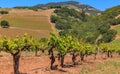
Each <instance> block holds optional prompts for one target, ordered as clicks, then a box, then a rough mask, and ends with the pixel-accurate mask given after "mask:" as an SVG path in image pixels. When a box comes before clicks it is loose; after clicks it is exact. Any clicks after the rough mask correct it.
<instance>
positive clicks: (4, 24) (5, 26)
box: [1, 20, 10, 28]
mask: <svg viewBox="0 0 120 74" xmlns="http://www.w3.org/2000/svg"><path fill="white" fill-rule="evenodd" d="M9 26H10V25H9V22H8V21H6V20H3V21H1V27H2V28H9Z"/></svg>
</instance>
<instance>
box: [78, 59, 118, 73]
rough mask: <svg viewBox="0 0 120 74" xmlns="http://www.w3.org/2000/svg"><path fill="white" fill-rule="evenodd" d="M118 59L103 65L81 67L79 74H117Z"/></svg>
mask: <svg viewBox="0 0 120 74" xmlns="http://www.w3.org/2000/svg"><path fill="white" fill-rule="evenodd" d="M119 69H120V59H115V60H114V61H106V62H104V63H103V64H97V65H95V66H91V67H83V68H82V69H81V70H80V74H119V73H120V71H119Z"/></svg>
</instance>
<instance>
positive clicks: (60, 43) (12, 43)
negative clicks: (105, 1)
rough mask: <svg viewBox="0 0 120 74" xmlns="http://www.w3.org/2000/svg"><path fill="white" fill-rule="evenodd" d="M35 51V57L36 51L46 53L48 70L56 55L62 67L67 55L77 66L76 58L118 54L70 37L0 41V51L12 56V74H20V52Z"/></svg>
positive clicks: (116, 50)
mask: <svg viewBox="0 0 120 74" xmlns="http://www.w3.org/2000/svg"><path fill="white" fill-rule="evenodd" d="M31 48H32V49H35V56H37V55H38V51H39V50H41V51H42V52H43V53H44V51H48V55H49V56H50V63H51V65H50V69H53V65H54V62H55V60H56V57H55V56H56V55H57V59H58V61H60V66H61V67H64V59H65V56H66V55H67V54H70V55H72V58H71V60H72V62H73V65H77V63H78V62H77V61H76V58H77V57H80V60H81V61H84V57H85V56H89V55H92V54H94V58H95V59H96V56H97V54H98V53H100V52H101V53H104V54H106V55H107V56H108V57H112V55H113V53H118V54H120V48H119V47H115V46H114V45H112V44H107V43H101V44H99V45H96V44H89V43H86V42H84V41H83V40H78V39H77V38H74V37H72V36H67V35H66V36H63V37H61V36H58V35H55V34H52V33H51V36H50V38H49V39H47V40H40V41H39V40H37V39H34V38H33V37H28V36H27V35H23V36H22V37H21V38H19V37H16V38H14V39H9V38H6V37H4V38H2V39H0V50H1V51H5V52H7V53H10V54H11V55H12V56H13V66H14V74H20V72H19V60H20V57H21V52H22V51H26V50H29V49H31Z"/></svg>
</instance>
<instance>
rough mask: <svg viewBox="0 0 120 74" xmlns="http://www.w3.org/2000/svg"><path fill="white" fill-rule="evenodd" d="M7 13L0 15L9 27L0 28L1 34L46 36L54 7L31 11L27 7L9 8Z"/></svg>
mask: <svg viewBox="0 0 120 74" xmlns="http://www.w3.org/2000/svg"><path fill="white" fill-rule="evenodd" d="M8 11H9V14H6V15H0V20H7V21H8V22H9V23H10V28H9V29H2V28H1V29H0V34H1V36H4V35H6V36H8V37H14V36H16V35H22V34H24V33H28V35H33V36H35V37H36V38H40V37H48V36H49V33H50V32H51V31H52V29H53V28H51V23H50V21H49V18H50V15H51V13H52V12H53V11H54V9H49V10H41V11H37V12H35V11H33V10H28V9H10V10H8Z"/></svg>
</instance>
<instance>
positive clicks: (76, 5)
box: [15, 1, 101, 14]
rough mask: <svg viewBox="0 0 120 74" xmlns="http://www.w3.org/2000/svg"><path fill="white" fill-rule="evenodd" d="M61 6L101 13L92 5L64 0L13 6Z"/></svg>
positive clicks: (44, 7)
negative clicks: (62, 0)
mask: <svg viewBox="0 0 120 74" xmlns="http://www.w3.org/2000/svg"><path fill="white" fill-rule="evenodd" d="M61 7H68V8H73V9H77V10H79V11H81V10H82V9H83V10H84V11H85V12H86V13H89V14H98V13H101V11H100V10H98V9H96V8H94V7H92V6H89V5H85V4H82V3H79V2H76V1H66V2H57V3H54V2H52V3H48V4H38V5H35V6H33V7H15V8H30V9H33V10H36V9H49V8H61Z"/></svg>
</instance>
